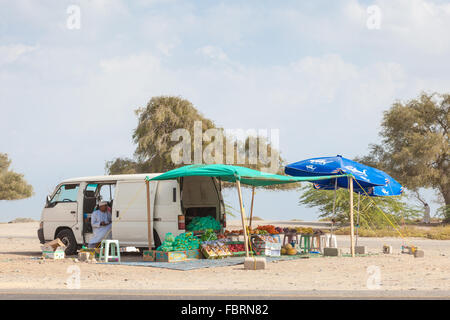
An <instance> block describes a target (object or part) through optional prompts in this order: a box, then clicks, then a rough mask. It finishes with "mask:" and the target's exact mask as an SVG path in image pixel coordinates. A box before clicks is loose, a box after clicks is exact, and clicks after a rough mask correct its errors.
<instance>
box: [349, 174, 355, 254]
mask: <svg viewBox="0 0 450 320" xmlns="http://www.w3.org/2000/svg"><path fill="white" fill-rule="evenodd" d="M349 192H350V251H351V254H352V257H354V256H355V243H354V230H353V227H354V226H353V177H350V180H349Z"/></svg>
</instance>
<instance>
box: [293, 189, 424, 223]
mask: <svg viewBox="0 0 450 320" xmlns="http://www.w3.org/2000/svg"><path fill="white" fill-rule="evenodd" d="M300 191H301V195H300V201H299V203H300V204H301V205H306V206H307V207H309V208H312V207H317V208H318V210H319V211H320V213H321V214H320V217H321V218H335V220H336V221H340V222H348V221H349V220H350V197H349V191H348V190H347V189H338V190H337V191H336V212H335V215H334V216H333V203H334V191H333V190H316V189H314V188H313V186H312V185H307V186H304V187H302V188H300ZM403 197H404V196H401V197H367V196H363V195H361V199H360V217H361V219H360V225H361V226H368V227H370V228H378V227H380V226H385V225H388V224H389V222H388V220H387V219H386V217H385V216H384V215H383V213H382V212H381V211H380V209H381V210H382V211H383V212H384V214H386V216H387V217H388V218H389V219H390V220H391V221H392V222H395V223H399V222H400V221H401V219H405V220H409V219H414V218H416V217H417V216H418V214H419V212H418V210H416V209H415V208H413V207H410V206H409V205H408V204H407V203H406V202H405V201H404V200H403V199H404V198H403ZM353 205H354V207H353V210H354V218H355V221H354V222H355V223H356V216H357V211H358V194H356V193H355V194H354V195H353ZM377 206H378V208H379V209H378V208H377Z"/></svg>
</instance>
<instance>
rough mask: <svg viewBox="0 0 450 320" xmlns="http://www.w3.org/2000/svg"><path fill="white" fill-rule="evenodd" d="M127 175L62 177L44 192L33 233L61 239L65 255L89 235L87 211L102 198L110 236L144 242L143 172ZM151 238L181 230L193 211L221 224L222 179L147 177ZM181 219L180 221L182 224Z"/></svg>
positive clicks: (157, 240)
mask: <svg viewBox="0 0 450 320" xmlns="http://www.w3.org/2000/svg"><path fill="white" fill-rule="evenodd" d="M157 175H159V174H156V173H154V174H131V175H111V176H97V177H84V178H75V179H68V180H65V181H62V182H61V183H60V184H58V185H57V186H56V188H55V191H54V192H53V193H52V194H51V195H49V196H48V197H47V202H46V205H45V207H44V209H43V211H42V216H41V221H40V227H39V230H38V237H39V240H40V242H41V243H45V242H46V241H50V240H54V239H56V238H59V239H61V241H62V242H64V243H65V244H66V246H67V249H66V254H68V255H71V254H75V253H76V251H77V249H78V248H80V247H81V246H82V245H87V244H88V243H89V239H90V237H92V235H93V234H92V226H91V214H92V212H93V211H94V210H96V208H97V204H98V202H99V201H107V202H108V204H109V207H110V209H111V214H112V235H111V238H112V239H116V240H119V243H120V246H133V247H137V248H140V249H142V248H147V247H148V232H147V197H146V193H147V192H146V185H145V177H146V176H149V177H150V178H152V177H155V176H157ZM150 205H151V218H152V219H153V238H154V240H153V243H152V244H151V247H153V248H154V247H158V246H159V245H160V244H161V241H162V240H164V237H165V234H166V233H167V232H171V233H173V234H174V235H178V234H180V233H183V232H185V231H186V230H185V226H187V225H188V224H189V222H190V221H191V220H192V219H193V218H194V216H200V217H205V216H212V217H214V218H215V219H216V220H217V221H219V222H220V224H221V226H222V228H224V227H225V226H226V216H225V206H224V202H223V197H222V187H221V183H220V182H219V181H218V180H217V179H215V178H211V177H184V178H179V179H177V180H165V181H151V182H150ZM183 222H184V223H183Z"/></svg>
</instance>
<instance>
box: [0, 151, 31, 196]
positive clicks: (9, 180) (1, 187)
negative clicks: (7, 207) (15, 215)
mask: <svg viewBox="0 0 450 320" xmlns="http://www.w3.org/2000/svg"><path fill="white" fill-rule="evenodd" d="M10 165H11V160H9V158H8V155H7V154H6V153H0V200H18V199H25V198H29V197H31V196H32V195H33V187H32V186H31V185H29V184H28V183H27V182H26V181H25V179H24V178H23V175H22V174H19V173H15V172H13V171H10V170H9V166H10Z"/></svg>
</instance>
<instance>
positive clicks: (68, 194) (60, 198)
mask: <svg viewBox="0 0 450 320" xmlns="http://www.w3.org/2000/svg"><path fill="white" fill-rule="evenodd" d="M79 187H80V185H78V184H64V185H62V186H61V187H59V189H58V191H56V193H55V195H54V196H53V198H52V200H51V201H50V203H57V202H76V201H77V198H78V189H79Z"/></svg>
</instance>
